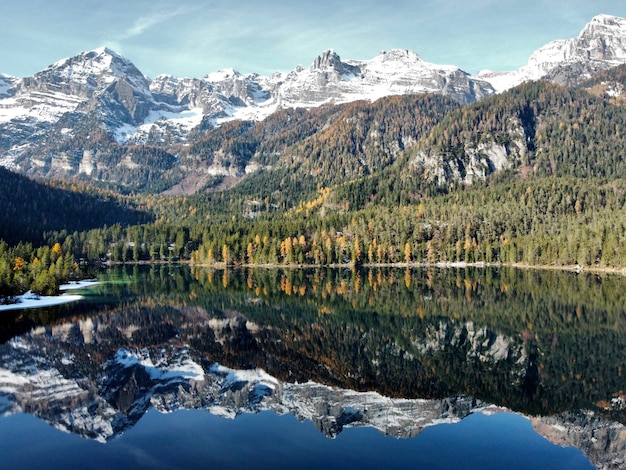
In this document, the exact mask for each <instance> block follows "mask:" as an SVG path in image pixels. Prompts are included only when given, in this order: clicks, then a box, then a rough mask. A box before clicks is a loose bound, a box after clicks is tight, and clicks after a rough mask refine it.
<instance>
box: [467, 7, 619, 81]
mask: <svg viewBox="0 0 626 470" xmlns="http://www.w3.org/2000/svg"><path fill="white" fill-rule="evenodd" d="M623 63H626V19H624V18H619V17H616V16H610V15H598V16H595V17H594V18H593V19H592V20H591V21H590V22H589V23H588V24H587V25H586V26H585V27H584V28H583V30H582V31H581V32H580V34H579V35H578V37H576V38H571V39H561V40H556V41H553V42H550V43H548V44H546V45H545V46H543V47H541V48H539V49H538V50H537V51H535V52H534V53H533V54H532V55H531V56H530V58H529V60H528V63H527V64H526V65H524V66H523V67H521V68H519V69H517V70H515V71H512V72H491V71H488V70H485V71H482V72H479V73H478V77H480V78H482V79H483V80H485V81H487V82H489V83H490V84H491V85H492V86H493V87H494V88H495V89H496V90H497V91H499V92H501V91H504V90H507V89H509V88H512V87H514V86H517V85H519V84H520V83H522V82H525V81H527V80H539V79H547V80H549V81H552V82H555V83H560V84H565V85H572V84H575V83H579V82H580V81H581V80H584V79H587V78H589V77H591V76H592V75H593V74H595V73H597V72H599V71H602V70H607V69H609V68H611V67H615V66H617V65H620V64H623Z"/></svg>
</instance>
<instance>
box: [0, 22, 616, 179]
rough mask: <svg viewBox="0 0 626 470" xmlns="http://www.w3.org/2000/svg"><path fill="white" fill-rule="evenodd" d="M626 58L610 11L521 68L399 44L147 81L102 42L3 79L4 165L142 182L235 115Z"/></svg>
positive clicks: (481, 92)
mask: <svg viewBox="0 0 626 470" xmlns="http://www.w3.org/2000/svg"><path fill="white" fill-rule="evenodd" d="M622 63H626V20H625V19H622V18H617V17H613V16H608V15H600V16H597V17H595V18H593V19H592V21H591V22H590V23H589V24H588V25H587V26H586V27H585V28H584V29H583V31H582V32H581V33H580V35H579V36H578V37H577V38H573V39H567V40H559V41H554V42H552V43H550V44H548V45H546V46H544V47H542V48H541V49H539V50H538V51H536V52H535V53H534V54H533V55H532V56H531V58H530V60H529V63H528V64H527V65H526V66H524V67H522V68H520V69H518V70H516V71H513V72H502V73H494V72H486V71H485V72H481V73H480V74H478V75H477V76H471V75H469V74H468V73H466V72H464V71H462V70H460V69H459V68H458V67H455V66H452V65H436V64H432V63H429V62H426V61H424V60H423V59H422V58H420V57H419V56H418V55H417V54H416V53H414V52H411V51H408V50H399V49H397V50H391V51H384V52H381V53H380V54H378V55H377V56H376V57H374V58H372V59H369V60H342V59H341V57H340V56H339V55H338V54H337V53H336V52H334V51H332V50H327V51H324V52H323V53H322V54H320V55H319V56H318V57H316V58H315V59H314V60H313V61H312V63H311V65H310V66H309V67H302V66H298V67H296V68H295V69H294V70H293V71H291V72H289V73H283V72H277V73H274V74H273V75H271V76H260V75H257V74H247V75H244V74H241V73H239V72H237V71H235V70H232V69H225V70H220V71H217V72H214V73H209V74H208V75H206V76H204V77H202V78H178V77H174V76H171V75H160V76H158V77H155V78H154V79H149V78H147V77H145V76H144V75H143V74H142V73H141V71H139V70H138V69H137V67H135V66H134V65H133V64H132V63H131V62H130V61H129V60H128V59H126V58H124V57H122V56H121V55H119V54H117V53H116V52H114V51H111V50H110V49H107V48H100V49H96V50H93V51H89V52H84V53H81V54H79V55H77V56H75V57H71V58H68V59H63V60H61V61H59V62H56V63H55V64H52V65H50V66H49V67H47V68H46V69H45V70H43V71H41V72H39V73H37V74H35V75H34V76H32V77H26V78H15V77H9V76H5V75H0V165H1V166H5V167H9V168H12V169H15V170H18V171H20V172H22V173H33V174H37V175H40V176H44V177H68V176H71V177H74V176H83V177H85V178H91V179H99V180H102V181H109V182H121V183H124V184H126V181H131V182H132V181H133V180H134V179H136V175H133V172H135V173H137V174H139V173H141V172H143V174H147V173H150V172H152V173H150V174H151V175H152V176H150V178H152V180H151V181H154V180H158V178H159V174H157V173H159V172H163V171H166V170H168V169H171V168H172V167H173V166H174V165H175V164H176V160H177V157H178V156H179V155H180V152H181V146H184V145H187V144H190V143H192V142H193V141H194V139H197V138H199V137H200V136H202V135H203V131H205V130H206V129H209V128H211V127H214V126H216V125H217V126H219V125H220V124H222V123H224V122H226V121H231V120H235V119H241V120H253V121H260V120H263V119H265V118H266V117H267V116H269V115H271V114H272V113H274V112H276V111H277V110H279V109H283V108H296V107H306V108H312V107H317V106H321V105H323V104H328V103H335V104H339V103H347V102H352V101H355V100H370V101H373V100H376V99H378V98H381V97H385V96H390V95H404V94H410V93H438V94H442V95H446V96H449V97H451V98H453V99H454V100H456V101H457V102H459V103H461V104H467V103H470V102H473V101H476V100H479V99H481V98H484V97H486V96H489V95H491V94H493V93H495V92H496V91H503V90H505V89H508V88H510V87H512V86H515V85H517V84H519V83H521V82H523V81H525V80H535V79H539V78H546V79H549V80H552V81H555V82H559V83H567V84H570V83H573V82H574V81H578V80H580V79H581V78H585V77H588V76H590V75H592V74H594V73H595V72H598V71H602V70H606V69H608V68H610V67H613V66H615V65H618V64H622ZM133 145H150V146H153V147H158V148H159V149H161V151H162V152H166V153H167V155H166V156H164V155H161V157H162V158H160V160H158V161H159V162H165V163H166V164H167V165H166V167H167V168H166V167H163V166H162V165H161V163H158V162H156V161H154V162H150V164H148V165H146V162H145V161H143V160H142V159H141V157H140V156H138V155H137V152H134V153H133V152H132V151H130V150H129V149H130V146H133ZM112 149H113V150H112ZM146 158H148V157H146V156H145V155H144V157H143V159H144V160H145V159H146ZM150 158H152V157H151V156H150ZM159 165H161V166H159ZM181 168H182V167H181ZM181 171H182V172H183V173H184V172H185V171H188V170H184V169H181ZM153 173H154V174H153ZM150 178H148V179H150Z"/></svg>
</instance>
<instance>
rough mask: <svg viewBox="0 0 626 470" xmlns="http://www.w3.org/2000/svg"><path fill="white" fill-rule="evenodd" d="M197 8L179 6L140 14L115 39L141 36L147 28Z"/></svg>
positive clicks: (121, 39)
mask: <svg viewBox="0 0 626 470" xmlns="http://www.w3.org/2000/svg"><path fill="white" fill-rule="evenodd" d="M196 10H198V7H195V8H180V9H178V10H174V11H169V12H156V13H152V14H150V15H147V16H142V17H140V18H137V19H136V20H135V22H134V23H133V25H132V26H131V27H130V28H128V29H127V30H126V31H124V32H123V33H121V34H120V35H118V36H117V37H116V38H115V40H116V41H123V40H125V39H130V38H134V37H137V36H141V35H142V34H143V33H144V32H146V31H147V30H149V29H151V28H153V27H154V26H156V25H158V24H161V23H164V22H166V21H169V20H171V19H173V18H175V17H177V16H183V15H187V14H190V13H193V12H194V11H196Z"/></svg>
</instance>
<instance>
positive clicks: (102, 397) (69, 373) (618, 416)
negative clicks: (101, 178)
mask: <svg viewBox="0 0 626 470" xmlns="http://www.w3.org/2000/svg"><path fill="white" fill-rule="evenodd" d="M100 277H101V279H102V280H103V281H105V283H104V284H102V285H100V286H96V287H94V288H93V289H92V290H91V291H90V292H88V293H87V295H86V297H87V300H86V301H84V302H82V303H79V304H76V305H69V306H64V307H56V308H50V309H44V310H37V311H24V312H20V313H17V314H15V315H7V316H3V319H2V324H1V325H0V335H1V336H0V337H1V338H4V340H5V342H4V344H2V345H1V346H0V413H2V414H7V413H14V412H18V411H24V412H26V413H31V414H34V415H35V416H38V417H39V418H41V419H43V420H45V421H47V422H49V423H51V424H53V425H54V426H55V427H57V428H60V429H63V430H68V431H71V432H74V433H77V434H79V435H81V436H84V437H88V438H91V439H95V440H99V441H107V440H110V439H111V438H113V437H114V436H117V435H119V434H121V433H123V432H124V431H125V430H127V429H129V428H130V427H132V426H134V425H135V423H137V421H138V420H139V419H140V418H141V417H142V416H144V414H145V413H146V411H147V410H148V409H149V408H151V407H154V408H156V409H158V410H160V411H174V410H181V409H206V410H208V411H209V412H210V413H212V414H214V415H219V416H227V417H234V416H235V415H238V414H240V413H244V412H259V411H263V410H272V411H274V412H276V413H278V414H286V413H290V414H293V415H294V416H296V417H298V419H301V420H310V421H312V422H313V423H314V424H315V426H316V427H317V428H318V429H319V430H320V431H322V432H323V433H324V434H326V435H327V436H329V437H334V436H336V435H337V434H338V433H340V432H341V431H342V429H343V428H344V427H345V426H351V427H354V426H371V427H374V428H376V429H379V430H380V431H381V432H383V433H385V434H389V435H393V436H396V437H412V436H415V435H417V434H418V433H420V432H421V431H422V430H423V428H424V427H425V426H429V425H431V424H436V423H440V422H446V421H448V422H449V421H457V420H459V419H462V418H464V417H466V416H467V415H469V414H470V413H472V412H474V411H476V410H482V411H483V412H493V411H495V410H498V409H499V408H498V407H505V408H507V409H510V410H513V411H516V412H519V413H523V414H526V415H530V416H533V418H532V423H533V426H534V427H535V429H536V430H537V431H538V432H540V433H541V434H543V435H545V436H546V437H548V438H549V439H551V440H552V441H553V442H555V443H558V444H559V445H573V446H576V447H578V448H580V449H581V450H582V451H583V452H585V454H586V455H587V456H588V457H589V458H590V460H591V461H592V462H593V463H594V464H595V465H596V466H598V467H606V468H619V467H620V466H624V465H626V428H625V427H624V423H626V396H625V395H624V390H626V386H625V385H626V384H625V383H624V379H623V378H622V367H623V364H624V363H626V361H625V359H626V311H625V307H624V306H625V305H626V289H625V287H626V279H624V278H623V277H620V276H606V277H600V276H597V275H591V274H573V273H562V272H551V271H524V270H513V269H504V268H500V269H492V268H489V269H487V268H485V269H471V268H466V269H420V270H412V271H411V270H406V271H405V270H388V269H373V270H360V271H359V270H355V271H350V270H331V269H328V270H310V271H308V270H293V271H280V270H241V271H214V270H208V269H193V270H189V268H188V267H178V268H177V267H169V266H157V267H136V266H135V267H133V268H130V269H123V268H119V269H113V270H111V271H107V272H105V273H103V274H102V275H101V276H100ZM113 281H115V282H113ZM7 313H8V312H7Z"/></svg>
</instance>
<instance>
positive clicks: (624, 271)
mask: <svg viewBox="0 0 626 470" xmlns="http://www.w3.org/2000/svg"><path fill="white" fill-rule="evenodd" d="M182 264H190V265H191V267H199V268H215V269H228V268H259V269H290V270H294V269H315V268H331V269H342V268H343V269H355V268H357V267H358V268H405V269H412V268H445V269H450V268H457V269H458V268H461V269H463V268H514V269H536V270H544V271H566V272H574V273H579V274H580V273H585V272H588V273H595V274H620V275H622V276H626V267H624V268H618V267H610V266H583V265H578V264H574V265H549V264H527V263H486V262H483V261H478V262H473V263H468V262H465V261H439V262H437V263H419V262H410V263H405V262H400V263H361V264H358V265H355V264H354V263H341V264H340V263H332V264H306V263H302V264H299V263H290V264H281V263H262V264H250V263H238V264H226V263H191V262H190V261H185V262H184V263H182Z"/></svg>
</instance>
